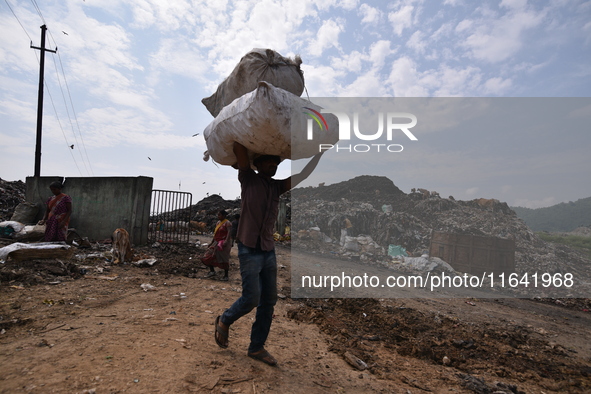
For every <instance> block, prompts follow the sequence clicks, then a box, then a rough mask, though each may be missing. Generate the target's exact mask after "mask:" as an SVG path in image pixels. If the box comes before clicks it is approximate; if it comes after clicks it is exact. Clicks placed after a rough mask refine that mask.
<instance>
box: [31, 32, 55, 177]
mask: <svg viewBox="0 0 591 394" xmlns="http://www.w3.org/2000/svg"><path fill="white" fill-rule="evenodd" d="M46 31H47V26H45V25H43V26H41V47H34V46H33V41H31V48H33V49H38V50H40V51H41V60H40V61H39V94H38V100H37V143H36V145H35V177H39V176H41V125H42V123H43V74H44V73H45V52H46V51H47V52H52V53H56V52H57V47H56V48H55V51H52V50H51V49H46V48H45V32H46Z"/></svg>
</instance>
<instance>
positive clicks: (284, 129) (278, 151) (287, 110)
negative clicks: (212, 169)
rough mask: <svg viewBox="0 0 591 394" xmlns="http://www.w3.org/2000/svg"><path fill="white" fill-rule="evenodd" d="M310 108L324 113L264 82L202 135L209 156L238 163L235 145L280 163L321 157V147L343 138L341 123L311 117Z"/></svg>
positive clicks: (329, 117)
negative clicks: (310, 129) (309, 134)
mask: <svg viewBox="0 0 591 394" xmlns="http://www.w3.org/2000/svg"><path fill="white" fill-rule="evenodd" d="M310 109H313V110H314V111H317V112H318V113H320V111H321V108H320V107H319V106H318V105H315V104H313V103H311V102H310V101H307V100H304V99H302V98H300V97H298V96H296V95H294V94H292V93H289V92H288V91H285V90H283V89H279V88H276V87H274V86H273V85H271V84H269V83H266V82H260V83H259V87H258V88H257V89H256V90H255V91H253V92H251V93H247V94H245V95H244V96H242V97H240V98H239V99H237V100H235V101H234V102H233V103H232V104H230V105H228V106H226V107H224V109H223V110H222V111H221V112H220V113H219V115H218V116H217V117H216V118H215V119H214V120H213V121H212V122H211V123H210V124H209V125H208V126H207V127H206V128H205V131H204V132H203V136H204V137H205V142H206V144H207V149H208V151H207V152H205V157H204V158H203V159H204V160H208V159H209V157H211V158H212V159H213V160H214V161H215V162H217V163H219V164H223V165H234V164H236V156H235V155H234V151H233V145H234V141H236V142H239V143H240V144H242V145H244V146H245V147H246V149H248V151H249V154H250V156H251V159H252V157H253V156H254V155H276V156H279V157H281V159H282V160H283V159H292V160H298V159H304V158H309V157H312V156H314V155H315V154H317V153H319V144H335V143H336V142H337V141H338V139H339V124H338V120H337V117H336V116H335V115H333V114H330V113H326V114H322V117H323V118H324V119H325V120H326V124H324V122H318V123H320V124H322V129H320V126H319V124H318V123H316V122H315V121H312V118H311V117H310V116H309V115H308V114H307V113H310V112H311V111H310ZM308 120H310V123H311V124H312V127H313V139H312V140H308V138H307V128H308Z"/></svg>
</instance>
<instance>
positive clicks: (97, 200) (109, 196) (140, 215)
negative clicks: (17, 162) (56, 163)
mask: <svg viewBox="0 0 591 394" xmlns="http://www.w3.org/2000/svg"><path fill="white" fill-rule="evenodd" d="M55 181H64V178H63V177H38V178H35V177H27V181H26V184H27V192H26V199H27V201H28V202H31V203H35V204H38V205H39V206H40V212H39V217H38V218H37V219H38V220H39V219H41V218H42V217H43V215H44V213H45V202H46V201H47V199H48V198H49V197H51V196H52V194H51V191H50V190H49V185H50V184H51V183H52V182H55ZM152 184H153V179H152V178H149V177H141V176H140V177H90V178H67V179H65V182H64V188H63V190H62V191H63V192H64V193H65V194H67V195H69V196H70V197H72V217H71V220H70V227H72V228H75V229H76V231H77V232H78V234H80V235H81V236H83V237H88V238H89V239H90V240H95V241H100V240H103V239H108V238H110V237H111V234H112V233H113V231H114V230H115V229H116V228H119V227H122V228H124V229H126V230H127V231H128V232H129V235H130V238H131V241H132V243H133V244H135V245H144V244H146V243H147V242H148V222H149V218H150V203H151V196H152Z"/></svg>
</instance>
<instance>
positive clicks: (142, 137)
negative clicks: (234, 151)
mask: <svg viewBox="0 0 591 394" xmlns="http://www.w3.org/2000/svg"><path fill="white" fill-rule="evenodd" d="M42 24H46V25H47V27H48V29H49V30H48V37H47V46H48V47H49V48H51V49H55V47H57V48H58V52H57V53H56V54H52V53H47V54H46V70H45V77H46V89H45V105H44V119H43V126H44V127H43V156H42V165H41V175H42V176H52V175H62V176H65V177H80V176H149V177H153V178H154V188H156V189H165V190H181V191H188V192H191V193H193V202H194V203H195V202H197V201H199V200H200V199H202V198H203V197H205V196H206V193H221V195H222V197H224V198H226V199H233V198H235V197H237V196H238V195H239V185H238V182H237V180H236V174H235V171H234V170H232V169H230V168H227V167H223V166H219V167H218V166H216V165H214V164H213V163H212V162H211V161H210V162H204V161H203V159H202V157H203V151H204V150H206V146H205V141H204V139H203V130H204V129H205V127H206V126H207V125H208V124H209V123H210V122H211V121H212V120H213V117H212V116H211V115H210V114H209V112H207V110H206V109H205V107H204V106H203V104H202V103H201V99H202V98H204V97H207V96H210V95H211V94H212V93H213V92H214V91H215V89H216V87H217V85H218V84H219V83H220V82H221V81H223V79H224V78H225V77H226V76H227V75H228V74H229V73H230V72H231V71H232V69H233V68H234V67H235V65H236V64H237V63H238V61H239V60H240V58H241V57H242V56H243V55H244V54H246V53H247V52H248V51H250V50H251V49H252V48H272V49H274V50H276V51H278V52H279V53H281V54H282V55H284V56H289V57H291V56H295V55H296V54H299V55H300V56H301V58H302V60H303V64H302V69H303V71H304V76H305V81H306V88H307V92H308V94H309V96H310V97H390V98H392V97H396V98H402V97H405V98H406V97H437V98H440V97H478V98H484V97H494V98H497V97H499V98H537V97H543V98H553V97H557V98H581V99H580V100H575V102H574V103H573V102H572V101H569V102H570V103H571V104H569V107H568V108H566V109H564V111H562V112H561V113H562V115H561V116H564V117H571V118H572V117H573V116H574V117H575V118H576V117H577V116H578V117H579V119H580V118H581V117H582V118H583V119H587V120H588V119H590V118H589V116H591V107H589V101H588V100H587V101H585V99H582V98H585V97H589V96H590V93H591V66H590V64H591V2H590V1H584V0H562V1H529V2H528V1H526V0H503V1H479V2H475V1H469V0H446V1H442V2H432V1H429V2H427V1H422V0H403V1H389V2H378V1H368V2H365V1H361V0H348V1H330V0H317V1H316V0H308V1H306V0H303V1H297V2H296V1H279V0H267V1H219V0H216V1H214V0H210V1H196V0H195V1H191V0H168V1H161V0H126V1H120V0H100V1H99V0H60V1H54V0H46V1H43V2H36V1H35V0H2V1H1V2H0V38H1V39H2V43H3V44H2V46H0V177H1V178H2V179H5V180H9V181H13V180H19V179H20V180H24V179H25V177H27V176H32V175H33V173H34V152H35V130H36V115H37V91H38V78H39V51H37V50H34V49H31V48H30V45H31V42H32V43H33V45H34V46H39V45H40V32H41V30H40V28H39V27H40V26H41V25H42ZM561 103H562V101H561ZM520 105H525V104H523V102H520ZM537 108H538V109H537V111H542V109H540V108H545V107H537ZM573 114H574V115H573ZM577 114H578V115H577ZM534 115H535V111H534V112H533V115H532V114H531V113H530V116H534ZM582 124H583V125H584V124H585V123H584V122H583V123H582ZM589 124H590V123H589V122H587V123H586V125H587V127H586V129H583V130H581V129H578V130H572V127H564V128H560V127H559V130H542V131H541V132H540V134H539V136H538V135H536V134H535V132H533V131H532V130H529V131H528V132H527V133H524V134H519V130H516V129H514V128H512V127H510V126H507V127H504V128H502V127H501V128H502V130H499V129H497V130H496V133H498V135H499V138H498V139H495V143H491V133H489V132H482V131H481V130H473V131H472V133H471V134H470V135H467V134H466V131H465V130H463V131H461V132H459V131H457V130H456V131H454V130H453V129H450V128H445V129H442V130H441V131H440V132H439V134H437V132H436V131H430V132H425V134H424V135H422V136H421V135H419V134H418V133H419V131H418V129H417V137H418V141H415V142H416V143H417V144H419V145H415V146H417V147H420V149H419V148H416V150H415V151H413V149H411V147H412V146H413V145H410V146H409V148H408V149H406V150H405V152H404V155H402V156H398V158H397V160H398V162H397V163H396V165H397V167H396V166H391V167H392V170H391V172H389V171H387V169H388V168H390V167H387V166H382V168H380V169H379V171H376V172H375V174H379V175H385V176H388V177H389V178H390V179H392V180H393V181H394V183H395V184H396V185H397V186H398V187H400V188H401V189H402V190H403V191H405V192H407V193H408V192H410V189H411V188H413V187H423V188H426V189H429V190H437V191H439V192H440V193H441V194H442V196H443V195H445V196H447V195H454V197H455V198H456V199H472V198H478V197H485V198H498V199H501V200H503V201H506V202H508V203H509V204H510V205H521V206H528V207H532V208H536V207H541V206H549V205H553V204H556V203H559V202H563V201H574V200H577V199H579V198H585V197H589V196H591V182H588V177H587V179H585V174H587V175H588V173H589V170H590V169H591V159H589V158H588V157H589V156H591V155H588V152H587V154H586V153H585V152H584V151H585V150H588V148H589V147H590V146H591V133H590V132H589V131H590V130H589V127H588V125H589ZM571 126H573V125H571ZM575 126H576V124H575ZM417 127H418V126H417ZM499 127H500V126H499ZM573 127H574V126H573ZM583 127H584V126H583ZM196 133H200V134H199V135H198V136H193V135H194V134H196ZM468 137H469V138H468ZM443 141H447V143H448V145H445V144H444V143H443ZM499 141H500V142H499ZM420 144H422V145H420ZM71 145H74V147H73V149H72V148H71V147H70V146H71ZM497 145H498V146H497ZM507 146H511V147H512V148H513V149H507V150H505V151H503V153H502V154H499V149H500V147H505V148H506V147H507ZM452 147H453V148H452ZM487 147H489V148H490V149H487ZM405 148H407V145H406V144H405ZM586 148H587V149H586ZM325 159H326V160H325ZM356 159H357V158H356ZM339 160H342V156H336V154H334V153H333V152H329V153H327V154H326V155H325V157H324V158H323V162H321V164H320V166H319V168H318V173H317V174H315V176H316V178H313V179H311V180H310V183H312V184H313V182H316V181H317V180H322V179H323V180H325V181H326V180H327V179H328V183H332V182H337V181H342V180H346V179H348V178H347V177H348V176H351V175H353V176H354V175H360V174H353V173H349V174H345V173H343V174H338V175H337V174H336V173H335V172H334V171H333V167H332V166H333V165H332V164H331V163H332V162H338V161H339ZM357 160H359V159H357ZM324 161H325V162H324ZM282 167H283V169H282V170H281V171H280V173H279V174H278V176H280V177H284V176H288V175H289V171H290V170H289V167H290V166H289V165H288V164H284V165H282ZM296 167H297V165H296ZM483 169H484V170H483ZM443 170H446V171H443ZM483 171H484V172H486V176H483ZM450 173H453V174H454V176H453V177H449V178H448V175H446V174H450ZM323 174H325V175H324V176H323ZM326 174H330V176H327V175H326Z"/></svg>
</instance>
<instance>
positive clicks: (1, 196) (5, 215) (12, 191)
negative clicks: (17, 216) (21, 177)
mask: <svg viewBox="0 0 591 394" xmlns="http://www.w3.org/2000/svg"><path fill="white" fill-rule="evenodd" d="M26 190H27V185H26V184H25V183H24V182H23V181H14V182H9V181H5V180H3V179H2V178H0V222H3V221H7V220H10V218H11V217H12V214H13V213H14V209H15V208H16V206H17V205H18V204H20V203H21V202H25V192H26Z"/></svg>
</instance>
